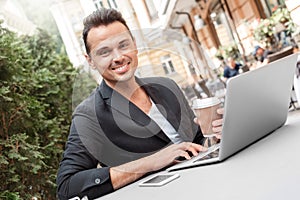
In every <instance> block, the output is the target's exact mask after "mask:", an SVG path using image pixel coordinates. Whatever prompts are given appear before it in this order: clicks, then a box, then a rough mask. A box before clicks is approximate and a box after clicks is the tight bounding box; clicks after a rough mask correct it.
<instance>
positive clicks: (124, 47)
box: [119, 42, 130, 49]
mask: <svg viewBox="0 0 300 200" xmlns="http://www.w3.org/2000/svg"><path fill="white" fill-rule="evenodd" d="M129 45H130V43H129V42H123V43H122V44H120V46H119V47H120V49H126V48H127V47H129Z"/></svg>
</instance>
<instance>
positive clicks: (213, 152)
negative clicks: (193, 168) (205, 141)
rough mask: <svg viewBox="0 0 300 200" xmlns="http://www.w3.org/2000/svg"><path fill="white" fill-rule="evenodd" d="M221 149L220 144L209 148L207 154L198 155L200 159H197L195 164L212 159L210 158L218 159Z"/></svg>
mask: <svg viewBox="0 0 300 200" xmlns="http://www.w3.org/2000/svg"><path fill="white" fill-rule="evenodd" d="M219 149H220V144H219V143H218V144H215V145H213V146H211V147H209V148H208V150H207V151H206V152H204V153H203V155H200V156H199V155H198V156H197V157H199V158H198V159H195V160H194V161H193V163H195V162H199V161H202V160H206V159H210V158H216V157H218V156H219Z"/></svg>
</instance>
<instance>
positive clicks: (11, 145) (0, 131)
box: [0, 24, 77, 199]
mask: <svg viewBox="0 0 300 200" xmlns="http://www.w3.org/2000/svg"><path fill="white" fill-rule="evenodd" d="M55 50H56V44H55V43H54V39H53V38H52V37H51V36H49V35H48V34H47V33H46V32H44V31H42V30H39V32H38V33H37V34H36V35H34V36H22V37H20V36H17V35H16V34H15V33H13V32H11V31H9V30H7V29H5V28H3V27H1V24H0V81H1V82H0V102H1V104H0V150H1V151H0V152H1V153H0V167H1V174H0V178H1V180H2V184H1V186H0V191H1V192H0V199H30V198H31V197H33V196H35V197H38V198H39V199H56V196H55V189H56V188H55V187H56V185H55V178H56V173H57V168H58V165H59V161H60V159H61V155H62V151H63V148H64V144H65V141H66V138H67V135H68V132H69V125H70V122H71V113H72V98H71V97H72V90H73V87H72V86H73V82H74V78H75V76H76V74H77V71H76V70H75V69H74V68H73V67H72V65H71V63H70V62H69V60H68V58H67V57H66V55H63V54H57V53H56V52H55Z"/></svg>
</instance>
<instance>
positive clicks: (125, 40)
mask: <svg viewBox="0 0 300 200" xmlns="http://www.w3.org/2000/svg"><path fill="white" fill-rule="evenodd" d="M128 41H130V40H129V38H125V39H123V40H121V41H120V42H119V44H121V43H124V42H128Z"/></svg>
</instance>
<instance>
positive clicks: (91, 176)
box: [57, 9, 222, 199]
mask: <svg viewBox="0 0 300 200" xmlns="http://www.w3.org/2000/svg"><path fill="white" fill-rule="evenodd" d="M83 40H84V43H85V47H86V59H87V61H88V62H89V64H90V66H91V67H92V68H93V69H95V70H97V71H98V72H99V73H100V74H101V76H102V78H103V81H102V83H101V84H100V85H99V86H98V87H97V88H96V90H95V91H94V92H93V93H92V94H91V95H90V96H89V97H88V98H87V99H86V100H84V101H83V102H82V103H81V104H80V105H79V106H78V107H77V108H76V110H75V112H74V114H73V120H72V124H71V128H70V134H69V138H68V141H67V144H66V149H65V152H64V155H63V159H62V161H61V163H60V167H59V171H58V176H57V186H58V188H57V192H58V197H59V198H60V199H69V198H73V197H79V198H82V197H84V196H86V197H88V198H89V199H94V198H96V197H100V196H102V195H105V194H107V193H110V192H112V191H114V190H116V189H118V188H120V187H123V186H125V185H127V184H129V183H131V182H134V181H136V180H137V179H139V178H141V177H142V176H144V175H146V174H148V173H151V172H155V171H158V170H160V169H163V168H165V167H167V166H169V165H172V164H174V163H176V162H178V161H177V160H176V158H178V157H180V156H181V157H185V158H186V159H190V158H191V156H192V155H197V154H198V153H199V152H200V151H205V150H206V148H205V147H204V146H203V144H204V142H205V138H204V137H203V135H202V133H201V130H200V128H199V126H198V125H197V124H195V123H194V114H193V111H192V110H191V108H190V107H189V104H188V102H187V101H186V99H185V97H184V95H183V94H182V92H181V90H180V88H179V87H178V86H177V85H176V83H175V82H174V81H172V80H170V79H167V78H159V77H156V78H137V77H136V76H134V73H135V70H136V68H137V66H138V57H137V53H138V50H137V47H136V44H135V40H134V38H133V36H132V34H131V33H130V31H129V28H128V26H127V25H126V22H125V20H124V19H123V18H122V16H121V14H120V13H119V12H117V11H116V10H113V9H101V10H97V11H95V12H94V13H92V14H91V15H90V16H88V17H87V18H86V19H85V20H84V30H83ZM221 124H222V120H218V121H215V122H214V126H215V132H216V133H220V132H221V128H222V126H221Z"/></svg>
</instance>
